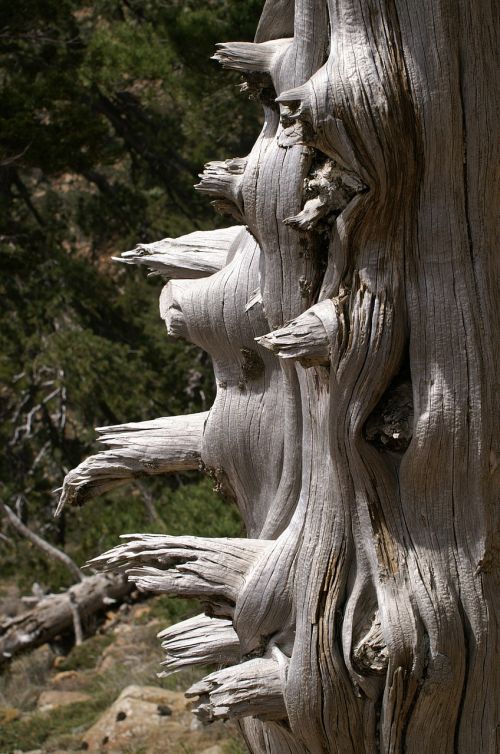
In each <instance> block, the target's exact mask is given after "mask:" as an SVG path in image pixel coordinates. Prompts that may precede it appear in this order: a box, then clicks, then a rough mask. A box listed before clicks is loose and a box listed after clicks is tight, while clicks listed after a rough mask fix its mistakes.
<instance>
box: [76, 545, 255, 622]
mask: <svg viewBox="0 0 500 754" xmlns="http://www.w3.org/2000/svg"><path fill="white" fill-rule="evenodd" d="M122 538H123V539H126V540H128V541H127V542H125V543H124V544H121V545H118V546H117V547H114V548H113V549H112V550H109V551H108V552H106V553H104V554H103V555H99V556H98V557H96V558H94V559H93V560H91V561H90V562H89V563H88V565H89V566H91V567H93V568H96V569H98V570H101V571H124V572H125V573H126V574H127V576H128V578H129V580H130V581H132V582H133V583H134V584H135V585H136V586H137V587H138V588H139V589H142V590H144V591H151V592H158V593H162V594H170V595H172V596H174V595H178V596H181V597H197V598H198V599H202V600H204V601H205V602H207V603H208V604H209V605H210V606H211V609H212V612H213V614H214V615H221V616H224V617H228V616H231V615H232V612H233V607H234V604H235V602H236V599H237V596H238V594H239V593H240V591H241V589H242V588H243V585H244V583H245V578H246V575H247V573H248V571H249V570H250V569H251V568H252V566H253V565H254V563H255V561H256V559H257V558H258V556H259V555H260V554H261V553H262V552H263V551H264V550H266V549H267V548H268V547H269V544H270V543H269V542H267V541H266V540H261V539H212V538H206V537H171V536H167V535H160V534H130V535H126V536H125V537H122Z"/></svg>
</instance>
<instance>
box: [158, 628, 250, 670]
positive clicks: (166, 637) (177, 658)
mask: <svg viewBox="0 0 500 754" xmlns="http://www.w3.org/2000/svg"><path fill="white" fill-rule="evenodd" d="M158 638H159V639H162V644H161V646H162V648H163V649H164V650H165V652H166V658H165V660H164V661H163V662H162V663H161V664H162V666H163V667H165V668H166V670H165V671H164V672H163V673H161V674H160V675H161V676H169V675H170V674H171V673H175V672H176V671H177V670H180V669H181V668H184V667H190V666H192V665H235V664H236V663H238V662H239V660H240V657H241V652H240V643H239V639H238V634H237V633H236V631H235V630H234V628H233V625H232V623H231V621H230V620H225V619H223V618H211V617H210V616H208V615H195V616H194V618H188V620H185V621H182V622H181V623H177V624H175V625H174V626H170V627H169V628H166V629H164V630H163V631H160V633H159V634H158Z"/></svg>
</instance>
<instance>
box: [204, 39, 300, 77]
mask: <svg viewBox="0 0 500 754" xmlns="http://www.w3.org/2000/svg"><path fill="white" fill-rule="evenodd" d="M291 42H292V40H291V39H273V40H272V41H269V42H261V43H255V42H223V43H221V44H218V45H217V52H216V53H215V55H213V60H217V61H218V62H219V63H220V64H221V65H222V67H223V68H231V69H232V70H235V71H241V72H242V73H244V72H247V71H251V72H256V73H270V72H271V68H272V65H273V59H274V58H275V56H276V55H279V54H280V53H281V54H282V53H283V52H285V50H286V49H287V48H288V47H289V45H290V44H291Z"/></svg>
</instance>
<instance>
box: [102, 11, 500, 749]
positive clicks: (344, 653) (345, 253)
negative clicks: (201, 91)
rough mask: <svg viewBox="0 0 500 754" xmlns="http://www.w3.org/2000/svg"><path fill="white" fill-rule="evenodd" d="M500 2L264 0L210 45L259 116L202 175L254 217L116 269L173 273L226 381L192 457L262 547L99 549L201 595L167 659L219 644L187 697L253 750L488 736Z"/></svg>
mask: <svg viewBox="0 0 500 754" xmlns="http://www.w3.org/2000/svg"><path fill="white" fill-rule="evenodd" d="M496 15H497V14H495V13H494V8H493V3H489V2H487V0H477V2H474V3H470V2H465V1H464V0H457V1H456V2H455V3H448V2H444V0H432V2H431V1H430V0H422V2H412V3H406V2H402V0H363V1H361V0H295V3H294V2H292V1H291V0H267V2H266V4H265V7H264V11H263V15H262V19H261V22H260V24H259V27H258V31H257V36H256V41H255V43H244V42H238V43H227V44H222V45H221V46H220V47H219V49H218V51H217V53H216V55H215V57H216V59H218V60H219V61H220V62H221V63H222V65H223V66H225V67H228V68H232V69H236V70H238V71H240V72H241V73H242V74H243V76H244V77H245V79H246V82H247V84H246V88H247V90H251V92H252V93H253V94H254V95H255V96H258V97H259V98H260V100H261V102H262V106H263V109H264V114H265V124H264V127H263V129H262V132H261V134H260V136H258V138H257V140H256V143H255V146H254V148H253V149H252V151H251V153H250V154H249V155H248V156H247V157H245V158H235V159H230V160H227V161H226V162H215V163H210V164H209V165H208V166H207V168H206V170H205V172H204V173H203V175H202V177H201V183H200V184H199V186H198V189H199V190H200V191H202V192H203V193H206V194H207V195H209V196H211V197H213V198H214V200H215V201H214V204H215V205H216V208H217V209H219V210H220V211H222V212H227V213H229V214H230V215H231V216H232V217H233V218H235V219H236V221H237V222H238V223H240V224H241V228H240V229H239V230H238V229H233V232H232V233H228V234H227V236H223V237H222V236H219V235H217V233H215V234H213V236H210V235H209V234H207V235H206V236H204V237H203V239H202V240H200V238H199V234H197V238H193V239H192V242H190V241H189V237H185V238H184V239H182V240H180V242H179V243H178V244H177V246H175V243H174V242H168V241H167V242H165V243H164V244H163V245H157V246H156V247H155V248H154V249H149V250H148V249H145V248H143V247H140V248H139V249H138V251H137V252H136V253H135V254H134V253H132V254H129V255H128V256H127V257H126V261H128V262H131V261H139V262H140V263H145V264H147V263H148V258H147V256H145V254H146V255H147V254H149V255H150V256H151V260H152V262H153V267H154V269H155V270H157V271H158V270H159V271H160V272H161V271H162V269H163V270H164V271H165V274H166V275H167V276H169V277H173V278H181V279H175V280H174V281H172V282H170V283H168V284H167V286H166V288H165V289H164V292H163V294H162V298H161V311H162V316H163V318H164V319H165V320H166V323H167V327H168V329H169V331H170V333H172V334H174V335H176V336H178V337H184V338H187V339H188V340H190V341H191V342H193V343H195V344H197V345H199V346H200V347H201V348H204V349H206V351H208V353H210V354H211V356H212V358H213V363H214V369H215V375H216V379H217V397H216V400H215V403H214V405H213V407H212V409H211V411H210V412H209V414H208V418H207V419H206V422H205V423H204V426H203V431H202V435H201V441H200V443H199V444H198V440H199V438H200V435H199V434H197V432H196V431H194V432H193V435H192V450H193V453H194V454H196V451H197V450H198V449H199V450H200V453H201V459H202V462H203V464H204V466H205V468H206V469H207V470H209V471H210V473H212V475H213V476H214V477H215V479H216V480H217V485H218V487H219V488H220V489H221V490H222V491H224V492H225V494H227V495H231V496H232V497H234V499H235V500H236V501H237V503H238V505H239V507H240V510H241V514H242V517H243V519H244V521H245V524H246V526H247V530H248V534H249V536H250V537H251V539H249V540H234V541H233V540H206V539H196V538H193V537H183V538H170V537H162V536H155V537H153V536H147V535H144V536H143V537H135V538H133V539H132V541H130V542H128V543H127V544H124V545H121V546H120V547H119V548H116V549H115V550H114V551H111V552H110V553H108V554H106V555H105V556H102V557H101V558H100V559H99V563H100V564H101V565H103V567H104V568H110V569H113V568H115V567H118V568H121V569H124V570H125V571H127V572H128V574H129V578H130V579H131V580H132V581H134V582H135V583H136V584H138V585H139V586H141V587H142V588H146V589H151V590H153V591H164V592H167V593H171V594H189V595H193V596H198V597H200V599H202V600H203V602H204V603H205V604H206V605H208V609H209V614H210V616H212V618H211V620H209V618H207V617H206V616H200V618H199V619H198V621H196V620H194V621H189V622H186V623H185V624H181V625H180V626H179V627H178V630H177V631H174V632H167V634H166V640H165V642H164V646H165V648H166V650H167V667H177V666H179V664H182V665H186V664H189V660H190V657H191V659H192V662H193V663H196V662H200V661H207V659H210V658H212V659H214V661H219V660H220V659H221V658H224V660H225V662H227V663H229V667H228V668H226V669H224V670H221V671H218V672H216V673H213V674H212V675H210V676H209V677H207V678H206V679H205V680H204V681H203V682H202V683H200V684H197V685H196V686H195V687H193V689H191V692H190V693H191V695H195V696H198V697H199V700H200V701H199V706H198V713H199V715H200V717H201V718H202V719H204V720H212V719H215V718H220V717H223V718H228V717H233V718H238V719H240V720H241V726H242V730H243V732H244V735H245V738H246V740H247V742H248V745H249V748H250V749H251V750H252V751H253V752H255V754H257V753H258V754H263V753H264V752H269V753H270V754H271V753H272V754H285V753H286V754H290V753H293V754H299V753H301V754H305V753H306V752H308V753H310V754H323V753H324V752H325V753H326V752H332V753H335V754H360V753H361V752H365V753H366V754H373V752H380V753H383V754H396V753H398V752H405V753H406V754H417V753H418V754H436V753H437V752H439V753H440V754H452V753H453V754H476V753H477V752H481V753H483V754H494V752H495V751H496V746H497V744H498V739H499V733H498V731H499V730H500V729H499V728H498V727H497V721H496V714H497V712H498V709H499V708H500V700H499V695H498V672H496V673H495V670H494V668H495V650H498V645H499V636H498V622H497V618H498V615H497V613H496V612H495V596H496V597H498V562H499V558H498V553H499V547H500V545H499V541H500V540H499V535H498V527H497V524H498V509H495V507H494V503H495V489H494V485H497V487H496V495H497V497H498V468H499V463H498V454H497V453H498V435H497V428H498V410H497V409H498V405H497V403H496V397H495V390H494V382H495V380H496V378H497V375H498V371H499V365H498V351H499V349H498V342H497V343H496V344H495V338H496V337H498V322H499V317H498V313H499V312H498V305H497V302H498V295H497V296H496V297H495V289H494V285H495V282H497V281H498V275H497V262H496V256H495V253H494V249H493V242H494V239H495V228H494V223H495V221H496V215H495V213H496V206H497V200H498V197H495V195H494V189H495V188H497V187H498V183H496V182H495V173H494V168H495V163H496V162H497V160H495V156H496V157H497V158H498V155H495V148H496V147H497V145H498V141H499V140H498V122H499V119H498V113H497V112H496V111H495V109H494V106H495V102H498V96H496V97H495V92H494V91H493V89H494V80H495V76H494V66H493V61H494V60H495V59H496V50H497V44H498V40H497V44H495V41H494V38H495V36H494V31H495V28H496V27H495V24H496V21H497V18H496ZM496 94H497V93H496ZM186 238H187V239H188V241H186ZM211 238H212V239H213V244H212V245H211V243H210V239H211ZM228 240H229V241H230V246H229V247H228ZM172 244H174V245H172ZM197 244H198V246H197ZM183 253H185V254H186V256H185V259H186V265H185V274H184V272H183V269H184V266H183V263H182V259H183V257H182V254H183ZM197 254H198V255H199V256H197ZM212 258H213V262H212V261H210V260H211V259H212ZM162 259H164V264H163V265H162ZM215 270H218V271H215ZM170 442H172V443H174V445H175V439H174V438H172V439H171V440H170ZM183 442H184V443H185V442H186V437H184V438H183ZM164 457H165V458H168V457H170V452H169V449H168V448H167V449H166V452H165V454H164ZM125 461H126V462H124V463H123V464H118V466H120V468H121V467H124V468H127V469H128V468H130V464H129V461H128V460H127V459H125ZM127 473H128V472H127ZM120 475H121V472H120ZM102 481H103V480H102V479H100V483H101V482H102ZM214 621H215V622H216V623H214ZM164 638H165V637H164ZM200 658H203V660H200ZM497 659H498V658H497Z"/></svg>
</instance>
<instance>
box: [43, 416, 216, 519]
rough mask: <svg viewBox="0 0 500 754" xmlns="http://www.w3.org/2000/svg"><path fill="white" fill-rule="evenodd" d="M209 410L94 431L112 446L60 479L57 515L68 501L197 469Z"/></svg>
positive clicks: (85, 498) (79, 499)
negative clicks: (161, 475) (151, 478)
mask: <svg viewBox="0 0 500 754" xmlns="http://www.w3.org/2000/svg"><path fill="white" fill-rule="evenodd" d="M207 416H208V412H203V413H200V414H187V415H185V416H167V417H163V418H160V419H153V420H152V421H145V422H130V423H129V424H117V425H115V426H110V427H98V428H97V430H96V431H97V432H98V433H99V440H100V442H102V443H104V444H105V445H109V446H111V450H104V451H102V452H101V453H97V455H94V456H90V457H89V458H86V459H85V461H83V462H82V463H81V464H80V465H79V466H77V467H76V468H75V469H72V471H70V472H69V473H68V474H67V475H66V477H65V478H64V482H63V486H62V491H61V497H60V500H59V505H58V507H57V511H56V515H59V514H60V513H61V511H62V509H63V507H64V505H65V504H66V503H69V504H73V505H82V504H83V503H85V502H86V501H87V500H89V499H90V498H92V497H96V496H97V495H102V494H103V493H104V492H107V491H108V490H111V489H114V488H115V487H118V486H120V485H123V484H127V483H129V482H131V481H133V480H134V479H137V478H140V477H144V476H151V475H155V474H168V473H170V472H175V471H186V470H189V469H197V468H198V465H199V463H200V451H201V438H202V434H203V427H204V425H205V422H206V420H207Z"/></svg>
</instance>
